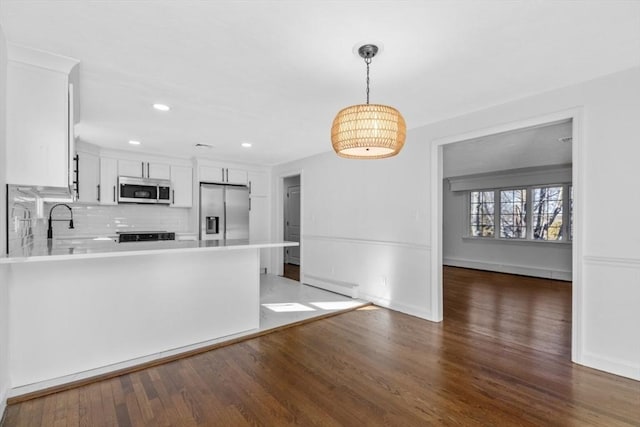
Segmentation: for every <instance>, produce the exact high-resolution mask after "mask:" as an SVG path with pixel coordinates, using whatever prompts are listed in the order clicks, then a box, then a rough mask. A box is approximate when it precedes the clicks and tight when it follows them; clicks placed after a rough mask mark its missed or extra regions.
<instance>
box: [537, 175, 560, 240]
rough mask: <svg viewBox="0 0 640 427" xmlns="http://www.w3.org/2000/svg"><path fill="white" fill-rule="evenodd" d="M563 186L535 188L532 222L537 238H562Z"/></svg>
mask: <svg viewBox="0 0 640 427" xmlns="http://www.w3.org/2000/svg"><path fill="white" fill-rule="evenodd" d="M562 189H563V188H562V186H558V187H540V188H534V189H533V209H532V212H531V223H532V225H533V238H534V239H536V240H562V238H563V237H562V216H563V215H562V203H563V199H562V197H563V194H562Z"/></svg>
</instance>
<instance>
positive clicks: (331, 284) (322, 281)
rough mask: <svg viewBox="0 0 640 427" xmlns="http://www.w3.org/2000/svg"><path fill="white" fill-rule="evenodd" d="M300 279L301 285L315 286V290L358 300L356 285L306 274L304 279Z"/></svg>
mask: <svg viewBox="0 0 640 427" xmlns="http://www.w3.org/2000/svg"><path fill="white" fill-rule="evenodd" d="M300 279H301V281H302V282H303V283H305V284H308V285H311V286H315V287H316V288H320V289H325V290H327V291H331V292H335V293H336V294H340V295H345V296H348V297H351V298H358V284H357V283H350V282H342V281H340V280H333V279H328V278H326V277H321V276H316V275H313V274H307V273H305V274H304V277H301V278H300Z"/></svg>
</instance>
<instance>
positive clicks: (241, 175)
mask: <svg viewBox="0 0 640 427" xmlns="http://www.w3.org/2000/svg"><path fill="white" fill-rule="evenodd" d="M226 171H227V172H226V175H227V176H226V178H227V180H226V183H227V184H240V185H248V184H249V178H248V174H247V171H243V170H240V169H229V168H227V169H226Z"/></svg>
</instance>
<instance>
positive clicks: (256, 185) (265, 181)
mask: <svg viewBox="0 0 640 427" xmlns="http://www.w3.org/2000/svg"><path fill="white" fill-rule="evenodd" d="M249 192H250V194H251V196H254V197H256V196H258V197H267V196H269V174H268V173H266V172H249Z"/></svg>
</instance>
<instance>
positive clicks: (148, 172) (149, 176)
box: [147, 162, 151, 178]
mask: <svg viewBox="0 0 640 427" xmlns="http://www.w3.org/2000/svg"><path fill="white" fill-rule="evenodd" d="M147 178H151V171H150V170H149V162H147Z"/></svg>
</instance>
